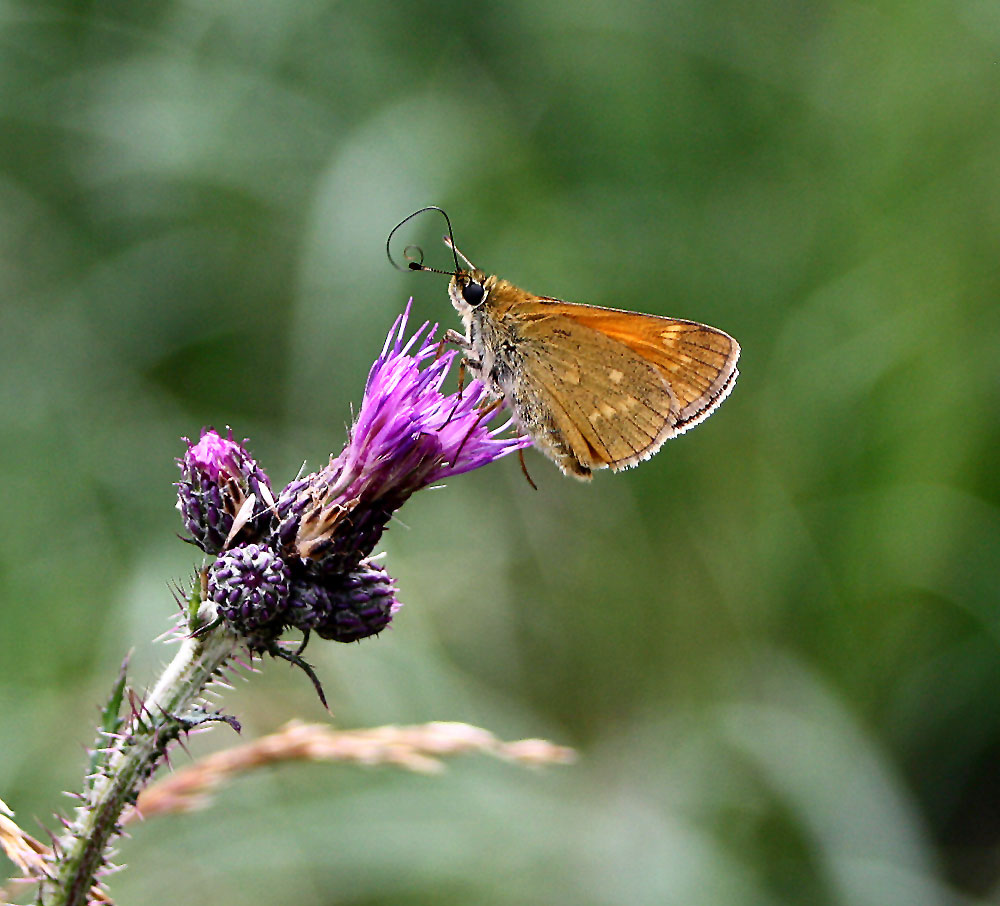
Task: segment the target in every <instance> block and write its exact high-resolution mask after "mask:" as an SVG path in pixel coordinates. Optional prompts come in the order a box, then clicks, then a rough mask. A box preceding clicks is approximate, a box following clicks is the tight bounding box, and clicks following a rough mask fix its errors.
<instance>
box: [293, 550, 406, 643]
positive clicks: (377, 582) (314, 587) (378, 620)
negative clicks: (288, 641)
mask: <svg viewBox="0 0 1000 906" xmlns="http://www.w3.org/2000/svg"><path fill="white" fill-rule="evenodd" d="M401 606H402V605H401V604H400V603H399V602H398V601H397V600H396V587H395V585H393V581H392V576H390V575H389V573H388V572H387V571H386V569H385V567H383V566H381V565H379V564H378V563H373V562H371V561H370V560H365V561H363V562H362V563H360V564H359V565H358V566H357V567H356V568H355V569H354V570H352V571H351V572H350V573H348V574H346V575H344V576H339V577H337V578H329V579H321V578H314V577H311V576H306V577H303V578H297V579H295V580H293V582H292V586H291V591H290V595H289V607H288V611H287V613H286V615H285V619H286V620H287V621H288V622H289V623H291V624H292V625H294V626H297V627H298V628H300V629H309V630H312V631H313V632H315V633H316V634H317V635H318V636H320V637H321V638H324V639H332V640H334V641H337V642H356V641H358V640H359V639H363V638H366V637H368V636H370V635H377V634H378V633H380V632H381V631H382V630H383V629H385V627H386V626H388V625H389V623H390V622H391V621H392V618H393V616H394V615H395V613H396V611H398V610H399V608H400V607H401Z"/></svg>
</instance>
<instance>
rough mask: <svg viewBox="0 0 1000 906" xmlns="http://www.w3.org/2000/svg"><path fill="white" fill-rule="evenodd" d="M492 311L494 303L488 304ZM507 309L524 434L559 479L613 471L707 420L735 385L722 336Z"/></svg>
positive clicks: (546, 304)
mask: <svg viewBox="0 0 1000 906" xmlns="http://www.w3.org/2000/svg"><path fill="white" fill-rule="evenodd" d="M497 301H500V300H497ZM510 303H511V300H506V304H504V305H503V315H501V319H502V320H504V321H508V322H510V321H511V320H512V321H514V322H516V324H517V329H516V333H517V334H518V335H519V337H520V338H521V343H519V349H520V353H521V362H522V365H521V373H520V375H519V376H518V379H517V387H516V390H515V395H516V396H517V397H519V398H520V400H521V402H520V408H521V409H522V412H524V413H528V412H532V413H533V412H538V413H542V415H543V416H547V418H546V417H542V418H541V419H539V418H532V417H529V418H528V421H529V422H531V424H527V425H526V427H527V428H528V430H529V431H531V433H532V434H535V435H538V436H537V437H536V439H537V440H538V441H540V443H541V444H542V446H543V447H546V446H547V447H548V448H549V453H550V455H552V456H553V458H554V459H556V461H557V463H558V464H559V465H560V467H562V468H563V469H564V471H568V472H571V473H572V474H575V475H578V476H581V477H586V476H587V475H589V473H590V470H592V469H595V468H601V467H604V466H609V467H610V468H611V469H622V468H626V467H628V466H632V465H635V464H636V463H638V462H640V461H642V460H643V459H647V458H648V457H650V456H652V454H653V453H655V452H656V451H657V450H658V449H659V448H660V447H661V446H662V445H663V443H664V441H666V440H667V439H668V438H670V437H672V436H674V435H675V434H677V433H679V432H681V431H684V430H686V429H687V428H689V427H691V426H693V425H694V424H696V423H697V422H698V421H700V420H702V419H703V418H706V417H707V416H708V415H709V414H710V413H711V412H712V410H713V409H714V408H715V407H716V406H717V405H718V404H719V403H720V402H721V401H722V399H724V398H725V396H726V394H727V393H728V392H729V389H730V388H731V387H732V384H733V382H734V381H735V377H736V359H737V357H738V355H739V347H738V346H737V344H736V342H735V340H733V339H732V338H731V337H729V336H728V335H727V334H725V333H723V332H722V331H718V330H715V329H714V328H711V327H707V326H705V325H703V324H698V323H696V322H693V321H683V320H678V319H673V318H661V317H657V316H655V315H642V314H635V313H633V312H622V311H616V310H614V309H606V308H599V307H597V306H591V305H578V304H573V303H569V302H561V301H559V300H557V299H546V298H541V297H537V296H531V294H528V293H524V294H523V295H521V297H520V298H519V299H518V300H517V301H516V302H513V304H510Z"/></svg>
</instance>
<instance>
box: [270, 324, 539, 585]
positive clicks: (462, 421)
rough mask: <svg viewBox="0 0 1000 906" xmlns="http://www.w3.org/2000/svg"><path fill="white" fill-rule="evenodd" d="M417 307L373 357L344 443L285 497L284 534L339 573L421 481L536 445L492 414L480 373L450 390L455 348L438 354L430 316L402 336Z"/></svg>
mask: <svg viewBox="0 0 1000 906" xmlns="http://www.w3.org/2000/svg"><path fill="white" fill-rule="evenodd" d="M409 312H410V308H409V306H407V308H406V311H405V312H404V313H403V314H402V315H400V317H398V318H397V319H396V321H395V323H394V324H393V326H392V329H391V330H390V331H389V336H388V337H387V338H386V341H385V345H384V346H383V347H382V353H381V355H379V357H378V359H376V361H375V364H374V365H372V368H371V371H370V372H369V374H368V382H367V384H366V385H365V393H364V398H363V399H362V402H361V408H360V409H359V411H358V416H357V418H356V419H355V421H354V424H353V426H352V427H351V431H350V437H349V438H348V442H347V446H346V447H344V449H343V451H342V452H341V453H340V455H339V456H337V457H335V458H332V459H331V460H330V463H329V464H328V465H327V466H326V467H325V468H324V469H322V470H320V471H319V472H316V473H314V474H312V475H309V476H307V477H306V478H304V479H300V480H299V481H297V482H293V483H292V484H291V485H289V486H288V487H287V488H286V489H285V490H284V491H283V492H282V494H281V496H280V497H279V500H278V506H277V510H278V517H279V528H278V531H279V537H280V539H281V542H282V543H283V544H284V545H286V546H288V547H290V548H291V549H292V551H294V553H295V554H297V555H298V556H299V557H301V558H302V559H304V560H307V561H311V562H312V564H313V565H314V566H315V567H316V568H317V569H319V570H320V571H322V572H327V573H342V572H344V571H346V570H349V569H351V568H352V567H353V566H355V565H356V564H357V563H358V562H359V561H360V560H361V559H362V558H363V557H365V556H367V555H368V554H369V553H370V552H371V550H372V548H373V547H374V545H375V544H376V543H377V542H378V540H379V538H380V537H381V535H382V531H383V529H384V528H385V525H386V523H387V522H388V521H389V518H390V517H391V516H392V513H393V511H394V510H396V509H397V508H398V507H400V506H402V504H403V503H405V501H406V500H407V499H408V498H409V497H410V495H411V494H413V492H414V491H418V490H420V489H421V488H425V487H427V486H428V485H432V484H434V483H436V482H438V481H441V480H443V479H445V478H448V477H450V476H452V475H458V474H461V473H462V472H468V471H470V470H472V469H476V468H478V467H479V466H483V465H486V464H487V463H490V462H493V461H494V460H496V459H499V458H500V457H502V456H506V455H507V454H508V453H512V452H514V451H515V450H518V449H520V448H522V447H524V446H527V445H528V444H529V443H530V439H529V438H527V437H511V436H503V434H504V432H505V431H506V429H507V428H508V427H509V424H510V423H509V421H508V422H506V423H504V424H503V425H501V426H499V427H497V428H491V427H490V422H491V421H493V419H494V418H495V417H496V410H492V411H491V410H490V403H491V402H492V401H491V400H490V398H489V394H488V393H487V391H486V388H485V386H484V385H483V384H482V383H480V382H479V381H473V382H472V383H471V384H470V385H469V386H467V387H466V388H465V389H464V390H463V392H462V393H452V394H444V393H442V391H441V387H442V385H443V384H444V381H445V378H446V376H447V374H448V369H449V368H450V367H451V363H452V360H453V359H454V357H455V351H454V350H451V351H448V352H445V353H444V354H443V355H438V353H439V352H440V344H439V343H438V342H436V341H435V340H434V331H435V329H436V328H430V326H429V324H428V323H427V322H425V323H424V324H423V325H422V326H421V327H420V328H419V329H418V330H417V331H416V332H415V333H414V334H413V335H412V336H411V337H410V338H409V339H405V334H406V322H407V318H408V316H409Z"/></svg>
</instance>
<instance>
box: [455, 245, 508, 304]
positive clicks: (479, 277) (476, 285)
mask: <svg viewBox="0 0 1000 906" xmlns="http://www.w3.org/2000/svg"><path fill="white" fill-rule="evenodd" d="M459 254H461V253H459ZM496 282H497V278H496V277H494V276H488V275H487V274H486V273H484V272H483V271H481V270H478V269H476V268H472V269H471V270H465V269H464V268H459V269H458V270H457V271H455V273H454V274H452V276H451V282H450V283H449V284H448V295H449V297H450V298H451V304H452V305H454V306H455V310H456V311H457V312H458V313H459V314H460V315H462V316H463V317H465V316H466V315H469V314H471V313H472V312H473V311H474V310H475V309H477V308H479V306H480V305H482V304H483V303H485V302H486V299H487V298H488V297H489V294H490V290H492V289H493V287H494V286H495V285H496Z"/></svg>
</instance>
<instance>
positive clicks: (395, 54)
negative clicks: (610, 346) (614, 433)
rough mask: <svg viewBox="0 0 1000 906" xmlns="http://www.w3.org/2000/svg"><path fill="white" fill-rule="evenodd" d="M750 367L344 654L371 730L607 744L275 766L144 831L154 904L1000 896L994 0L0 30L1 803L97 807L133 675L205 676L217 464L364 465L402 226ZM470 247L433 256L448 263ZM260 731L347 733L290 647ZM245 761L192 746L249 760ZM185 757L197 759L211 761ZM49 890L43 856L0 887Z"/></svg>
mask: <svg viewBox="0 0 1000 906" xmlns="http://www.w3.org/2000/svg"><path fill="white" fill-rule="evenodd" d="M425 204H440V205H443V206H444V207H445V208H447V209H448V211H449V212H450V214H451V216H452V219H453V221H454V224H455V233H456V238H457V241H458V244H459V245H460V246H461V248H462V249H463V250H464V251H465V252H466V253H467V254H468V255H469V257H470V258H472V260H473V261H475V262H476V263H477V264H478V265H479V266H481V267H483V268H485V269H487V270H490V271H496V272H498V273H500V274H501V275H503V276H505V277H507V278H508V279H511V280H513V281H515V282H516V283H518V284H520V285H522V286H524V287H525V288H527V289H530V290H533V291H535V292H539V293H546V294H550V295H555V296H559V297H561V298H565V299H569V300H574V301H588V302H593V303H596V304H603V305H611V306H616V307H622V308H628V309H636V310H642V311H649V312H653V313H658V314H670V315H675V316H679V317H686V318H694V319H697V320H702V321H706V322H708V323H710V324H714V325H717V326H719V327H721V328H723V329H725V330H727V331H728V332H730V333H732V334H733V335H734V336H736V337H737V338H738V339H739V341H740V343H741V344H742V347H743V357H742V360H741V362H740V370H741V377H740V380H739V384H738V386H737V387H736V390H735V392H734V393H733V395H732V397H731V398H730V400H729V401H728V402H727V403H726V404H725V406H724V407H723V408H722V409H721V410H720V412H719V413H718V414H717V415H716V416H715V417H714V418H712V419H711V420H710V421H709V422H707V423H706V424H705V425H703V426H702V427H700V428H698V430H697V431H695V432H693V433H691V434H689V435H686V436H684V437H682V438H680V439H679V440H676V441H673V442H671V443H669V444H668V445H667V446H666V447H665V448H664V449H663V450H662V451H661V453H660V454H659V455H658V456H657V457H656V458H655V459H653V460H652V461H650V462H648V463H646V464H644V465H643V466H642V467H641V468H639V469H637V470H633V471H630V472H627V473H624V474H621V475H616V476H612V475H608V474H600V475H598V476H597V477H596V479H595V481H594V482H593V484H592V485H590V486H584V485H580V484H577V483H575V482H573V481H571V480H569V479H566V478H563V477H562V476H561V475H560V474H559V473H558V471H557V470H556V469H555V468H554V467H553V466H551V465H550V464H549V463H548V462H547V461H545V460H544V459H543V458H542V457H541V456H540V455H538V454H536V453H529V454H528V464H529V468H530V470H531V472H532V475H533V477H534V478H535V480H536V482H537V483H538V484H539V486H540V490H539V491H538V492H537V493H536V492H535V491H533V490H532V489H531V488H530V487H529V486H528V485H527V483H526V482H525V481H524V479H523V477H522V476H521V473H520V470H519V467H518V464H517V462H516V460H514V459H507V460H505V461H503V462H502V463H500V464H497V465H494V466H491V467H490V468H487V469H483V470H480V471H479V472H477V473H475V474H471V475H467V476H463V477H460V478H457V479H455V480H453V481H451V482H450V483H449V486H448V488H447V489H446V490H443V491H439V492H435V493H433V494H430V493H427V494H421V495H418V496H417V497H416V498H414V499H413V500H412V501H411V502H410V503H409V504H408V505H407V506H406V508H405V509H404V510H403V511H402V512H401V513H400V520H401V521H400V522H398V523H396V524H394V525H393V527H392V529H391V531H390V532H389V533H388V534H387V535H386V537H385V539H384V544H383V547H384V548H385V550H386V551H387V552H388V559H387V564H388V565H389V568H390V570H391V571H392V573H393V574H394V575H395V576H396V578H397V581H398V584H399V587H400V589H401V592H400V596H401V598H402V599H403V600H404V601H405V602H406V605H407V606H406V607H405V608H404V609H403V611H402V612H401V614H400V615H399V617H398V618H397V620H396V623H395V624H394V627H393V629H392V631H391V632H388V633H386V634H385V635H384V636H382V637H381V638H379V639H376V640H369V641H366V642H364V643H361V644H359V645H352V646H341V645H335V644H334V643H326V644H323V643H317V642H314V643H313V646H312V647H311V649H310V654H311V657H312V660H313V662H314V663H315V665H316V668H317V670H318V672H319V673H320V675H321V676H322V677H323V679H324V681H325V683H326V687H327V694H328V696H329V698H330V701H331V705H332V709H333V711H334V714H335V720H336V722H337V724H338V725H340V726H345V727H352V726H371V725H376V724H380V723H386V722H401V723H411V722H417V721H424V720H432V719H444V720H465V721H470V722H472V723H475V724H479V725H482V726H485V727H488V728H490V729H491V730H493V731H495V732H497V733H498V734H500V735H502V736H504V737H505V738H517V737H522V736H546V737H549V738H552V739H554V740H556V741H558V742H561V743H566V744H571V745H574V746H577V747H578V748H579V750H580V760H579V762H578V763H577V764H576V765H575V766H573V767H569V768H553V769H548V770H545V771H541V772H530V771H525V770H522V769H519V768H515V767H512V766H510V765H505V764H498V763H495V762H492V761H489V760H487V759H482V758H470V759H466V760H462V761H456V762H453V763H452V765H451V767H450V770H449V772H448V773H447V774H445V775H444V776H441V777H434V778H426V777H414V776H408V775H401V774H397V773H394V772H391V771H389V770H367V771H366V770H362V769H355V768H345V767H333V766H317V765H311V766H298V767H285V768H280V769H275V770H273V771H270V772H268V773H266V774H260V775H257V776H254V777H252V778H249V779H246V780H244V781H242V782H240V783H238V784H236V785H234V786H232V787H230V788H228V789H227V790H226V791H225V792H224V793H223V794H222V795H221V796H220V797H219V799H218V800H217V802H216V804H215V806H214V807H213V808H212V809H210V810H208V811H206V812H203V813H199V814H196V815H188V816H182V817H175V818H159V819H156V820H155V821H150V822H148V823H147V824H145V825H143V826H137V827H135V828H134V829H133V838H132V839H130V840H126V841H124V843H123V845H122V848H121V859H122V860H124V861H125V862H127V863H129V865H130V870H129V871H127V872H125V873H124V874H122V875H120V876H118V877H116V878H115V879H113V882H112V887H111V890H112V893H113V895H114V896H115V898H116V900H117V901H118V902H120V903H123V904H125V903H139V902H141V903H145V904H150V906H156V904H161V903H163V904H166V903H176V902H178V901H180V902H185V903H191V904H201V903H217V902H225V903H229V904H243V903H246V904H251V903H252V904H255V906H256V904H262V903H278V902H294V903H297V904H303V906H311V904H332V903H338V904H340V903H343V904H356V906H362V904H364V906H376V904H389V903H392V904H400V906H406V904H432V903H433V904H439V903H440V904H466V903H477V904H478V903H487V904H525V903H552V904H562V903H565V904H587V906H590V904H600V906H603V904H625V903H627V904H647V903H649V904H683V906H702V904H705V906H716V904H718V906H744V904H753V906H785V904H820V906H822V904H851V906H854V904H866V906H867V904H871V906H895V904H900V906H923V904H955V903H961V904H973V903H976V904H981V903H997V902H1000V621H998V615H997V611H996V606H995V605H996V591H995V589H996V586H997V577H998V572H1000V565H998V564H1000V510H998V504H1000V480H998V473H997V457H998V454H997V450H998V444H1000V427H998V418H997V416H998V413H1000V367H998V365H1000V306H998V305H997V299H998V295H1000V263H998V251H1000V5H998V4H997V3H996V0H926V2H925V0H907V2H892V0H886V2H878V0H876V2H870V3H854V2H837V0H812V2H793V0H762V2H757V3H740V2H734V0H669V2H665V3H660V4H653V3H634V2H633V3H611V2H600V0H583V2H579V3H570V2H565V0H562V2H557V0H553V2H546V0H499V2H496V3H492V4H466V3H456V2H448V0H445V2H435V3H429V2H413V3H402V2H396V3H391V2H371V3H344V2H341V3H335V2H329V0H297V2H292V0H229V2H226V0H219V2H214V3H206V2H194V0H187V2H181V0H153V2H145V3H129V2H124V0H117V2H113V0H103V2H102V0H90V2H85V0H77V2H72V0H62V2H45V0H30V2H29V0H20V2H19V0H3V2H0V394H2V406H0V419H2V424H3V434H2V443H0V475H2V480H3V485H4V489H5V499H6V501H7V503H6V505H5V511H6V514H7V517H6V518H7V530H6V532H5V533H4V543H3V545H2V548H0V570H2V575H0V579H2V585H0V588H2V600H0V641H2V649H0V650H2V655H0V656H2V671H0V734H2V737H0V738H2V740H3V741H2V744H0V797H2V798H3V799H4V800H5V801H6V802H7V803H8V804H9V805H10V806H11V807H12V808H14V809H15V810H16V811H17V814H18V818H19V820H20V821H21V823H22V824H23V826H25V828H26V829H27V830H29V831H37V824H36V823H35V819H36V818H39V819H41V820H43V821H45V820H48V816H49V815H50V814H51V813H52V811H53V810H55V809H57V808H63V807H66V803H67V800H65V799H63V798H62V797H61V796H60V794H59V791H60V790H64V789H69V790H72V789H78V788H79V786H80V775H81V772H82V769H83V766H84V763H85V759H84V756H83V753H82V746H83V745H85V744H88V743H89V742H90V740H91V738H92V730H91V728H92V726H93V724H94V721H95V719H96V706H97V703H98V702H99V701H100V700H101V699H102V697H103V696H104V695H105V692H106V690H107V688H108V687H109V685H110V682H111V680H112V678H113V676H114V673H115V671H116V669H117V666H118V664H119V663H120V661H121V658H122V657H123V655H124V654H125V653H126V652H127V651H128V650H129V649H133V648H134V651H135V653H134V657H133V668H132V677H133V681H134V682H135V684H136V685H137V686H138V687H139V688H142V687H143V686H144V685H145V684H146V683H148V682H150V680H151V679H152V678H153V677H154V676H155V671H156V670H157V669H158V668H159V666H160V665H161V664H162V663H163V662H164V660H165V659H166V658H167V657H168V656H169V654H170V649H169V648H167V647H166V646H164V645H162V644H155V645H154V644H152V643H151V641H150V640H151V639H152V638H153V637H155V636H157V635H159V634H160V633H161V632H163V631H164V630H165V629H166V628H167V627H168V625H169V621H170V618H171V616H172V614H173V612H174V605H173V603H172V600H171V595H170V593H169V590H168V584H169V583H171V582H173V581H181V582H183V581H184V580H185V579H186V577H187V576H189V575H190V573H191V570H192V567H193V564H194V563H195V562H196V558H195V553H196V551H195V550H194V549H193V548H191V547H189V546H187V545H185V544H182V543H181V542H180V541H178V540H177V538H176V533H177V532H179V531H180V530H181V527H180V522H179V519H178V517H177V514H176V512H175V511H174V509H173V505H174V497H173V493H174V492H173V488H172V486H171V483H172V482H173V481H175V480H176V477H177V471H176V466H175V464H174V457H176V456H177V455H179V453H180V452H181V451H182V449H183V445H182V444H181V442H180V440H179V438H180V437H181V436H182V435H189V436H196V435H197V433H198V431H199V429H200V428H201V427H202V426H204V425H209V424H211V425H215V426H218V427H220V428H221V427H224V426H225V425H232V426H233V429H234V431H235V433H236V434H237V435H238V436H240V437H243V436H249V437H250V438H251V447H252V449H253V451H254V452H255V454H256V455H257V456H258V458H259V459H260V460H261V462H262V464H263V465H264V466H265V468H266V469H267V470H268V472H269V473H270V475H271V477H272V480H273V481H274V482H275V484H276V485H279V486H280V485H281V484H283V483H284V482H285V481H287V480H289V479H290V478H291V477H292V476H293V475H294V474H295V473H296V471H297V470H298V469H299V467H300V465H301V464H302V462H303V460H307V461H308V463H309V464H310V465H311V466H316V465H318V464H320V463H322V462H323V461H325V459H326V457H327V456H328V455H329V453H330V452H331V451H335V450H339V449H340V446H341V445H342V443H343V440H344V437H345V427H344V426H345V424H346V423H347V422H348V421H349V420H350V418H351V406H352V404H356V403H357V402H358V400H359V399H360V395H361V390H362V387H363V385H364V380H365V376H366V373H367V368H368V366H369V364H370V362H371V361H372V359H373V358H374V356H375V355H376V353H377V351H378V349H379V348H380V346H381V343H382V340H383V337H384V335H385V333H386V331H387V329H388V327H389V325H390V324H391V322H392V319H393V318H394V317H395V315H396V314H397V313H398V312H399V311H400V310H401V309H402V307H403V306H404V305H405V303H406V300H407V298H408V297H409V296H410V295H411V294H412V295H413V296H414V298H415V301H414V311H415V316H416V318H417V319H418V321H419V320H423V319H424V318H427V319H431V320H438V319H440V320H441V321H442V322H443V323H444V324H445V325H446V326H458V324H457V320H456V318H455V316H454V312H453V311H452V309H451V307H450V305H449V303H448V299H447V294H446V290H445V280H444V278H439V277H436V276H433V275H424V274H401V273H399V272H397V271H394V270H393V269H392V268H391V267H390V266H389V264H388V263H387V261H386V259H385V253H384V243H385V238H386V235H387V233H388V232H389V230H390V229H391V228H392V226H393V225H394V224H395V223H396V222H397V221H398V220H400V219H401V218H402V217H404V216H405V215H406V214H408V213H410V212H411V211H413V210H415V209H416V208H418V207H420V206H422V205H425ZM441 232H442V230H441V224H440V223H439V222H438V221H437V220H436V219H434V218H430V217H428V218H425V219H421V220H418V221H415V222H413V223H412V224H411V225H410V226H409V227H408V228H407V236H406V241H410V242H419V243H421V244H422V245H424V247H425V249H426V250H427V255H428V263H431V264H436V265H438V266H447V265H448V261H449V259H448V256H447V253H446V251H445V250H444V249H443V248H442V247H441V246H440V245H439V244H438V241H437V240H438V238H439V237H440V234H441ZM225 704H226V706H227V708H228V709H229V710H230V711H231V712H233V713H235V714H237V715H238V716H239V718H240V719H241V721H242V722H243V725H244V728H245V729H244V737H245V738H255V737H256V736H259V735H261V734H263V733H266V732H268V731H271V730H273V729H275V728H276V727H278V726H279V725H280V724H282V723H283V722H284V721H286V720H288V719H289V718H292V717H302V718H305V719H309V720H324V719H327V718H326V715H325V713H324V712H323V711H322V710H321V708H320V706H319V704H318V703H317V701H316V698H315V696H314V694H313V692H312V690H311V688H310V686H309V684H308V682H307V681H306V680H305V679H304V677H303V676H302V675H301V674H298V673H296V672H294V671H292V670H291V669H289V668H288V667H287V665H284V664H279V663H275V662H268V663H267V664H265V665H264V670H263V673H262V674H261V675H260V676H259V677H257V678H256V679H254V681H253V682H252V683H247V684H243V685H241V686H240V687H239V688H238V689H237V691H236V692H235V693H233V694H232V695H230V696H228V697H227V699H226V701H225ZM234 741H235V737H234V736H233V735H232V734H231V732H230V731H229V730H227V729H225V728H222V729H216V730H214V731H213V732H212V733H210V734H206V735H204V736H202V737H199V738H198V739H197V740H195V741H194V743H193V746H192V750H193V753H194V754H195V755H197V754H198V753H201V752H206V751H210V750H213V749H216V748H219V747H222V746H228V745H231V744H232V743H233V742H234ZM178 763H181V764H183V763H185V757H184V756H183V755H182V754H180V755H179V756H178ZM3 865H4V866H6V863H3Z"/></svg>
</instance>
